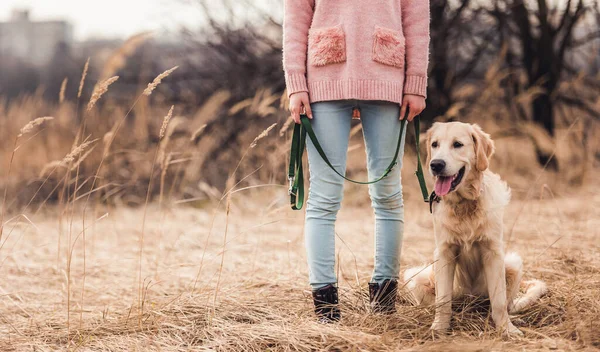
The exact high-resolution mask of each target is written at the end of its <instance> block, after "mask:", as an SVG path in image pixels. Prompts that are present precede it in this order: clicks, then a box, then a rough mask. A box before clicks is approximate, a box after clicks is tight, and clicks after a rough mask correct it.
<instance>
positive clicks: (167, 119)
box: [158, 105, 175, 140]
mask: <svg viewBox="0 0 600 352" xmlns="http://www.w3.org/2000/svg"><path fill="white" fill-rule="evenodd" d="M174 107H175V105H171V109H169V112H168V113H167V116H165V117H164V119H163V123H162V126H160V132H159V134H158V139H159V140H162V139H163V138H165V132H166V131H167V126H168V125H169V122H170V121H171V118H172V117H173V108H174Z"/></svg>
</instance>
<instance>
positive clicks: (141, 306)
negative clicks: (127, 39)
mask: <svg viewBox="0 0 600 352" xmlns="http://www.w3.org/2000/svg"><path fill="white" fill-rule="evenodd" d="M175 68H176V67H175ZM172 70H174V69H172ZM171 72H172V71H171ZM169 73H170V72H169ZM166 76H168V74H167V75H165V77H166ZM163 78H164V77H163ZM161 80H162V78H161ZM155 81H156V80H155ZM158 83H160V80H159V81H158ZM157 85H158V84H157ZM173 109H174V106H171V108H170V109H169V112H168V113H167V115H166V116H165V117H164V119H163V123H162V126H161V128H160V131H159V138H160V139H161V140H162V139H163V138H165V133H166V130H167V127H168V126H169V122H170V121H171V117H172V116H173ZM160 149H161V148H160V146H157V147H156V149H155V151H154V158H153V159H152V166H151V167H150V180H149V181H148V188H147V190H146V200H145V202H144V214H143V216H142V231H141V234H140V247H139V263H138V308H139V312H140V320H139V324H140V326H141V325H142V320H141V317H142V315H143V313H144V290H143V286H142V266H143V265H142V264H143V257H144V237H145V233H146V216H147V214H148V204H149V203H150V195H151V193H152V184H153V182H154V168H155V165H156V161H157V158H158V154H159V151H160Z"/></svg>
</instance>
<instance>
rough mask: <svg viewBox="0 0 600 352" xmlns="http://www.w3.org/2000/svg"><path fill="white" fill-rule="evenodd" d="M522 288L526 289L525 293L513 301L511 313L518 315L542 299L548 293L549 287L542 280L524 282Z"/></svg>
mask: <svg viewBox="0 0 600 352" xmlns="http://www.w3.org/2000/svg"><path fill="white" fill-rule="evenodd" d="M521 288H524V289H525V293H524V294H523V295H522V296H520V297H517V298H515V299H514V300H513V302H512V305H511V306H512V308H511V310H510V313H518V312H520V311H522V310H523V309H525V308H527V307H529V306H530V305H532V304H533V303H534V302H535V301H537V300H538V299H540V298H541V297H542V296H543V295H545V294H546V293H548V286H547V285H546V283H545V282H543V281H540V280H527V281H522V282H521Z"/></svg>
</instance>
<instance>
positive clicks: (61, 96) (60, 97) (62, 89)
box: [58, 77, 69, 104]
mask: <svg viewBox="0 0 600 352" xmlns="http://www.w3.org/2000/svg"><path fill="white" fill-rule="evenodd" d="M68 82H69V79H68V78H66V77H65V79H63V81H62V83H61V84H60V92H59V93H58V102H59V103H60V104H62V103H63V102H64V101H65V91H66V90H67V83H68Z"/></svg>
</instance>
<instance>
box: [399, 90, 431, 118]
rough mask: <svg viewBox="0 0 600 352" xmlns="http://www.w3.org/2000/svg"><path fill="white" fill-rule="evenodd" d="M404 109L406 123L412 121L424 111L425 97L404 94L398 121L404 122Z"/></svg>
mask: <svg viewBox="0 0 600 352" xmlns="http://www.w3.org/2000/svg"><path fill="white" fill-rule="evenodd" d="M406 108H409V110H408V121H412V120H413V119H414V118H415V116H417V115H419V114H420V113H421V112H423V110H425V97H422V96H420V95H413V94H405V95H404V97H403V98H402V108H401V109H400V120H404V115H405V114H406Z"/></svg>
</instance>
